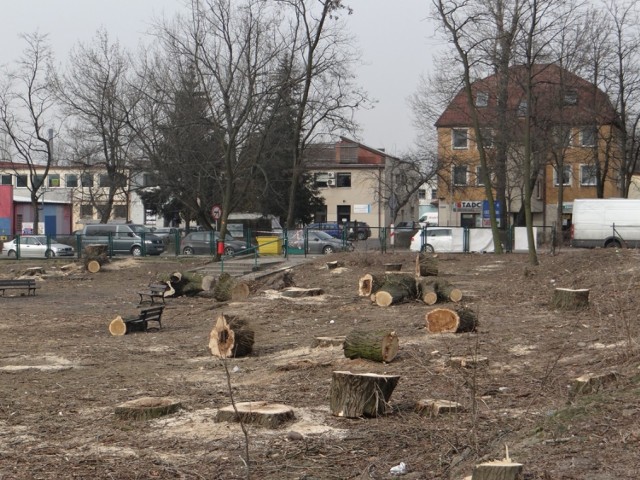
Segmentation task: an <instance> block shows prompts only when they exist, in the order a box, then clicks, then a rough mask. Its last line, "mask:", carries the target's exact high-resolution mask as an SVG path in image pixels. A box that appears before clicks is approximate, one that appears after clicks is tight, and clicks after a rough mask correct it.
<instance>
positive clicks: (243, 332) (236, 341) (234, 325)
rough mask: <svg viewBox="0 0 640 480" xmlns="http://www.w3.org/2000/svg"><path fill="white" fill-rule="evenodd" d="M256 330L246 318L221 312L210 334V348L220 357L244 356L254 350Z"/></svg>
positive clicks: (214, 354) (213, 353)
mask: <svg viewBox="0 0 640 480" xmlns="http://www.w3.org/2000/svg"><path fill="white" fill-rule="evenodd" d="M253 341H254V331H253V330H252V329H250V328H249V327H248V326H247V323H246V322H245V321H244V320H241V319H239V318H236V317H234V316H226V315H224V314H220V315H219V316H218V318H217V320H216V324H215V326H214V327H213V330H211V334H210V335H209V350H210V351H211V354H212V355H213V356H215V357H219V358H231V357H244V356H246V355H249V354H250V353H251V352H252V351H253Z"/></svg>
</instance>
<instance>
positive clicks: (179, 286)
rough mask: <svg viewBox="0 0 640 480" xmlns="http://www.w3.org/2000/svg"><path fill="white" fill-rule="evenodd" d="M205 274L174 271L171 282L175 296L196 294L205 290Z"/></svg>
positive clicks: (170, 278)
mask: <svg viewBox="0 0 640 480" xmlns="http://www.w3.org/2000/svg"><path fill="white" fill-rule="evenodd" d="M202 279H203V276H202V275H201V274H199V273H181V272H173V273H172V274H171V275H169V284H170V286H171V288H173V290H174V292H175V293H174V296H175V297H182V296H195V295H198V294H199V293H200V292H202V291H203V289H202Z"/></svg>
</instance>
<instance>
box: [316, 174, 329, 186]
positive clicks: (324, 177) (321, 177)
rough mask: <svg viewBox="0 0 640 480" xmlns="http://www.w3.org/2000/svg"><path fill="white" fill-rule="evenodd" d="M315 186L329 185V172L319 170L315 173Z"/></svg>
mask: <svg viewBox="0 0 640 480" xmlns="http://www.w3.org/2000/svg"><path fill="white" fill-rule="evenodd" d="M314 181H315V186H316V187H320V188H324V187H328V186H329V174H328V173H327V172H320V173H316V174H315V179H314Z"/></svg>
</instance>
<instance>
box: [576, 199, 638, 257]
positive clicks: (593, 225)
mask: <svg viewBox="0 0 640 480" xmlns="http://www.w3.org/2000/svg"><path fill="white" fill-rule="evenodd" d="M571 246H573V247H588V248H593V247H622V246H624V247H629V248H637V247H639V246H640V199H629V198H606V199H600V198H598V199H586V198H585V199H577V200H574V202H573V215H572V219H571Z"/></svg>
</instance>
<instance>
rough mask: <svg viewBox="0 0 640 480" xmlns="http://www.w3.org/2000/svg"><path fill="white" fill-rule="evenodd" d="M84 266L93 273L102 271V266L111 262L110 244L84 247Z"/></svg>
mask: <svg viewBox="0 0 640 480" xmlns="http://www.w3.org/2000/svg"><path fill="white" fill-rule="evenodd" d="M82 258H83V260H84V268H85V269H86V270H87V271H88V272H91V273H97V272H99V271H100V267H102V265H104V264H105V263H108V262H109V246H108V245H101V244H100V245H97V244H96V245H87V246H86V247H84V254H83V255H82Z"/></svg>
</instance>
